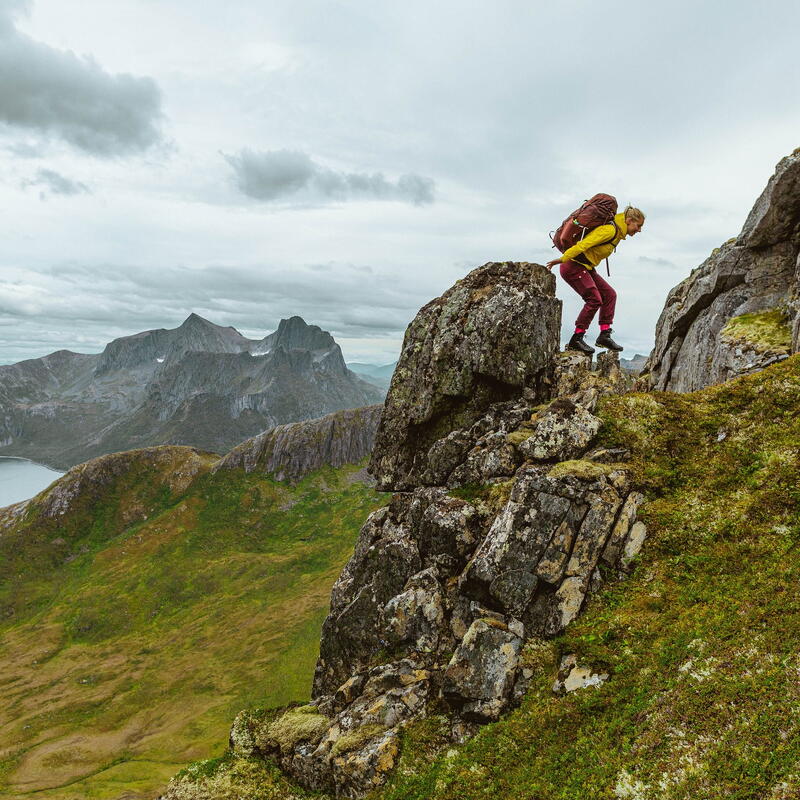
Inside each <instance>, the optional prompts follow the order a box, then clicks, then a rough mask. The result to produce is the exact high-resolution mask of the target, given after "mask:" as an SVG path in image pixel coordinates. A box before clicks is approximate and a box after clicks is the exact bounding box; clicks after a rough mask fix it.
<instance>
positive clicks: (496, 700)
mask: <svg viewBox="0 0 800 800" xmlns="http://www.w3.org/2000/svg"><path fill="white" fill-rule="evenodd" d="M521 648H522V639H521V638H520V637H519V636H517V635H516V634H514V633H512V632H511V631H509V630H508V628H506V627H505V626H503V625H502V624H501V623H498V622H497V621H495V620H476V621H475V622H473V623H472V626H471V627H470V629H469V630H468V631H467V634H466V636H464V639H463V641H462V642H461V644H460V645H459V647H458V649H457V650H456V652H455V653H454V654H453V658H452V659H451V660H450V663H449V664H448V666H447V669H446V670H445V674H444V684H443V691H444V694H445V697H447V698H448V699H449V700H450V702H451V703H453V704H454V705H456V706H460V707H462V709H463V713H464V715H465V716H466V717H467V718H473V719H479V720H490V719H497V717H498V716H499V714H500V712H501V711H502V710H503V708H504V707H505V706H506V704H507V703H508V699H509V696H510V694H511V689H512V687H513V683H514V673H515V670H516V667H517V661H518V659H519V653H520V650H521Z"/></svg>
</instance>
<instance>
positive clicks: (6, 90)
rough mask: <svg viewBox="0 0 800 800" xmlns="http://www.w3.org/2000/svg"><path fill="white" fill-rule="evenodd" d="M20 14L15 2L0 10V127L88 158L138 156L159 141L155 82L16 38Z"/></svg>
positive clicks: (158, 101) (21, 7)
mask: <svg viewBox="0 0 800 800" xmlns="http://www.w3.org/2000/svg"><path fill="white" fill-rule="evenodd" d="M24 8H25V4H23V3H21V2H19V0H15V2H12V3H11V5H6V7H5V8H4V9H2V8H0V123H5V125H8V126H11V127H13V128H22V129H26V130H29V131H35V132H37V133H38V134H41V135H44V136H47V137H57V138H60V139H62V140H63V141H65V142H68V143H69V144H71V145H72V146H73V147H76V148H78V149H79V150H81V151H83V152H86V153H90V154H92V155H95V156H105V157H107V156H116V155H128V154H130V153H137V152H141V151H144V150H147V149H148V148H149V147H151V146H152V145H154V144H155V143H156V142H158V141H159V140H160V138H161V134H160V132H159V129H158V125H159V122H160V120H161V93H160V91H159V89H158V86H157V85H156V83H155V81H153V80H152V79H151V78H137V77H134V76H132V75H125V74H120V75H112V74H110V73H108V72H106V71H105V70H103V68H102V67H100V65H99V64H97V63H96V62H95V61H94V60H93V59H91V58H89V57H79V56H77V55H75V54H74V53H71V52H67V51H62V50H57V49H55V48H53V47H49V46H48V45H45V44H41V43H40V42H37V41H35V40H34V39H32V38H30V37H29V36H26V35H24V34H22V33H20V32H19V31H18V30H17V28H16V26H15V24H14V20H15V17H16V16H18V14H19V13H20V12H21V11H23V10H24Z"/></svg>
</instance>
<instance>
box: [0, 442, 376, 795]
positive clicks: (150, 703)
mask: <svg viewBox="0 0 800 800" xmlns="http://www.w3.org/2000/svg"><path fill="white" fill-rule="evenodd" d="M165 451H169V452H170V453H171V454H172V455H171V457H170V458H167V457H166V455H165V456H164V458H163V459H162V460H161V461H160V462H159V464H158V465H157V468H155V467H154V466H153V465H152V464H149V463H145V462H144V461H143V460H141V459H140V458H139V457H138V456H137V453H136V452H134V453H131V454H126V456H127V457H128V459H129V463H128V465H127V468H126V469H124V470H118V471H116V472H115V473H114V474H113V475H110V476H109V479H108V482H107V485H105V486H104V487H103V490H102V491H101V492H95V493H94V494H92V493H91V492H87V493H86V494H85V495H84V494H80V495H79V496H78V499H77V500H76V501H75V506H74V510H72V511H70V513H68V514H66V515H64V516H63V517H57V518H55V519H45V518H44V517H42V516H41V513H40V509H41V507H42V506H41V500H40V503H39V510H36V509H34V511H33V512H32V513H31V514H29V515H28V517H27V518H26V519H25V520H23V521H22V522H20V523H18V524H17V526H16V527H15V528H13V529H11V530H10V531H8V532H4V534H3V536H2V537H0V586H2V587H3V593H2V594H0V607H1V608H2V610H3V616H2V622H1V623H0V675H1V676H2V678H0V740H2V742H3V747H4V750H3V760H2V761H0V795H2V796H3V797H9V798H30V797H32V796H36V797H37V798H46V800H73V799H74V800H77V799H78V798H98V800H100V799H102V798H117V797H119V796H121V795H125V796H126V797H131V798H134V797H141V798H145V797H148V798H149V797H152V796H153V795H154V793H155V791H156V790H157V789H159V788H160V787H163V786H164V785H165V784H166V783H167V781H168V780H169V778H170V777H171V776H172V775H174V774H175V773H176V772H177V771H178V770H179V769H180V768H181V767H182V766H183V765H185V764H186V763H188V762H190V761H192V760H195V759H204V758H205V759H208V758H209V757H214V756H220V755H221V754H222V753H223V751H224V749H225V742H226V740H227V737H228V731H229V729H230V725H231V722H232V721H233V718H234V716H235V715H236V712H237V711H239V710H240V709H242V708H244V707H250V706H254V705H266V706H285V705H287V704H289V703H292V702H298V701H300V702H302V701H307V700H308V697H309V694H310V686H311V677H312V673H313V668H314V663H315V661H316V657H317V653H318V649H319V632H320V628H321V625H322V621H323V620H324V618H325V615H326V613H327V608H328V601H329V595H330V589H331V586H332V584H333V582H334V580H335V579H336V577H337V576H338V574H339V572H340V571H341V569H342V566H343V565H344V563H345V561H346V560H347V558H348V557H349V555H350V553H351V552H352V547H353V543H354V541H355V537H356V535H357V532H358V530H359V528H360V526H361V525H362V524H363V522H364V520H365V518H366V516H367V515H368V514H369V512H371V511H372V510H373V509H375V508H377V507H378V506H379V505H380V504H381V502H382V500H381V498H380V497H379V495H378V494H377V493H375V492H374V491H373V490H371V489H370V488H368V487H367V486H366V485H365V484H363V483H361V482H359V481H357V480H354V479H353V475H354V473H355V472H356V471H357V470H358V467H357V466H353V467H345V468H341V469H337V470H334V469H331V468H326V469H323V470H319V471H318V472H316V473H314V474H313V475H311V476H308V477H307V478H306V479H304V480H303V481H302V482H301V483H300V484H299V485H297V486H294V487H292V486H288V485H285V484H281V483H278V482H276V481H273V480H271V479H270V478H268V477H266V476H264V475H259V474H250V475H246V474H245V473H244V472H243V471H241V470H238V471H220V472H217V473H215V474H211V473H210V470H209V467H210V465H211V463H212V462H213V459H212V458H211V457H208V458H206V457H205V456H204V457H202V458H201V460H202V462H203V463H202V465H201V468H200V469H196V470H195V473H196V474H195V473H193V474H194V478H191V479H186V480H177V479H176V476H177V475H180V474H181V473H182V470H184V468H185V466H186V460H185V459H186V453H187V452H190V451H188V450H186V449H183V448H166V449H165ZM194 458H197V456H195V457H194ZM220 763H222V762H220ZM236 769H237V770H245V771H247V770H250V772H252V771H253V770H255V771H257V772H258V771H260V772H265V774H269V773H270V768H268V767H265V766H264V765H263V764H262V765H250V766H248V767H247V768H246V769H245V767H244V766H241V765H239V766H237V767H236ZM215 770H216V768H215ZM260 772H259V774H260ZM215 774H216V772H215ZM226 774H227V773H226ZM226 780H227V779H226ZM265 796H269V795H265Z"/></svg>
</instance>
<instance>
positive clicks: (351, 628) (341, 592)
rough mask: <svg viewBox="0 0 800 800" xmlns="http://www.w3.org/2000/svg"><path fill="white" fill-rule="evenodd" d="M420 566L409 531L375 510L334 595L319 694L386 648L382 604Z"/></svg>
mask: <svg viewBox="0 0 800 800" xmlns="http://www.w3.org/2000/svg"><path fill="white" fill-rule="evenodd" d="M420 569H421V560H420V555H419V550H418V548H417V544H416V541H414V539H413V538H412V537H411V535H410V532H409V531H408V529H406V528H404V527H403V526H401V525H397V524H396V523H394V522H393V521H392V520H391V518H390V517H389V515H388V513H387V512H386V511H384V510H382V509H381V510H380V511H379V512H376V514H373V515H372V516H371V517H370V518H369V519H368V520H367V523H366V524H365V525H364V528H363V529H362V535H361V536H360V537H359V541H358V543H357V544H356V552H355V553H354V555H353V557H352V558H351V559H350V561H349V562H348V564H347V566H346V567H345V569H344V571H343V573H342V575H341V577H340V578H339V580H338V581H337V583H336V584H335V585H334V588H333V591H332V593H331V613H330V614H329V615H328V618H327V619H326V620H325V623H324V624H323V630H322V639H321V642H320V656H319V660H318V661H317V667H316V670H315V673H314V690H313V696H314V697H316V696H318V695H324V694H331V693H332V692H334V691H335V690H336V688H337V687H338V686H340V685H341V684H342V683H343V682H344V681H345V680H347V678H348V677H349V676H350V675H352V674H353V672H356V671H358V669H360V668H362V667H364V666H366V665H368V664H369V662H370V659H371V658H372V657H373V656H374V654H375V653H377V652H378V651H379V650H380V649H381V647H382V646H383V645H382V638H381V635H380V634H381V632H382V628H381V613H382V611H383V607H384V606H385V605H386V603H387V602H388V601H389V600H390V599H391V598H392V597H394V596H395V595H397V594H399V593H400V592H401V591H403V588H404V587H405V584H406V581H407V580H408V579H409V578H410V577H411V576H412V575H414V574H415V573H417V572H420Z"/></svg>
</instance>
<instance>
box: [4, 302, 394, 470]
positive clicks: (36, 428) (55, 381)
mask: <svg viewBox="0 0 800 800" xmlns="http://www.w3.org/2000/svg"><path fill="white" fill-rule="evenodd" d="M382 396H383V395H382V391H381V389H380V388H378V387H375V386H373V385H371V384H369V383H368V382H366V381H364V380H362V379H361V378H360V377H358V376H357V375H356V374H355V373H352V372H351V371H349V370H348V369H347V367H346V366H345V363H344V358H343V356H342V352H341V348H340V347H339V345H338V344H337V343H336V341H335V340H334V339H333V337H332V336H331V335H330V333H328V332H326V331H323V330H322V329H321V328H319V327H318V326H316V325H307V324H306V323H305V321H304V320H303V319H302V318H301V317H298V316H295V317H290V318H289V319H284V320H281V322H280V324H279V326H278V328H277V329H276V330H275V331H274V332H272V333H270V334H268V335H267V336H265V337H263V338H262V339H248V338H247V337H244V336H242V334H240V333H239V332H238V331H237V330H236V329H235V328H232V327H222V326H219V325H216V324H214V323H213V322H210V321H209V320H206V319H204V318H203V317H200V316H199V315H197V314H191V315H189V317H187V319H186V320H184V322H183V323H182V324H181V325H180V326H178V327H177V328H173V329H165V328H158V329H153V330H149V331H142V332H140V333H136V334H133V335H131V336H125V337H120V338H118V339H115V340H114V341H112V342H109V343H108V344H107V345H106V347H105V348H104V349H103V351H102V352H101V353H99V354H82V353H72V352H71V351H67V350H61V351H56V352H55V353H51V354H48V355H47V356H44V357H42V358H40V359H28V360H26V361H22V362H18V363H17V364H12V365H6V366H2V367H0V411H2V412H3V413H2V416H0V455H14V456H22V457H26V458H31V459H33V460H35V461H39V462H40V463H43V464H46V465H48V466H53V467H58V468H67V467H69V466H71V465H73V464H75V463H80V462H81V461H85V460H87V458H91V457H94V456H97V455H100V454H102V453H105V452H115V451H122V450H127V449H131V448H134V447H143V446H147V445H153V444H186V445H190V446H197V447H201V448H204V449H207V450H213V451H215V452H221V453H224V452H227V451H228V450H230V449H231V448H232V447H233V446H234V445H235V444H237V443H238V442H241V441H243V440H245V439H248V438H250V437H252V436H254V435H256V434H258V433H260V432H262V431H264V430H266V429H270V428H273V427H275V426H276V425H281V424H286V423H289V422H294V421H298V420H303V419H311V418H315V417H319V416H323V415H325V414H328V413H332V412H334V411H337V410H339V409H343V408H356V407H360V406H366V405H370V404H372V403H375V402H377V401H379V400H381V399H382Z"/></svg>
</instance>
